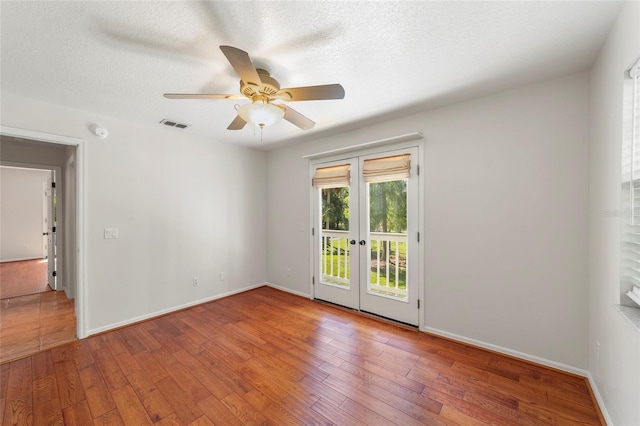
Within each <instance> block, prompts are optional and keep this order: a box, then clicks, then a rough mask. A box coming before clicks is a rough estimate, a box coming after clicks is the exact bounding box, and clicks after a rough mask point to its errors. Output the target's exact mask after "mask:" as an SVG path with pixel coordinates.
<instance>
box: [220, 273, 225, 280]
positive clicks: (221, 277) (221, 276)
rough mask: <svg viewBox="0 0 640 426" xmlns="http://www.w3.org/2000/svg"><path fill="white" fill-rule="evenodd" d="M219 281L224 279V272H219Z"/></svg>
mask: <svg viewBox="0 0 640 426" xmlns="http://www.w3.org/2000/svg"><path fill="white" fill-rule="evenodd" d="M220 281H224V272H220Z"/></svg>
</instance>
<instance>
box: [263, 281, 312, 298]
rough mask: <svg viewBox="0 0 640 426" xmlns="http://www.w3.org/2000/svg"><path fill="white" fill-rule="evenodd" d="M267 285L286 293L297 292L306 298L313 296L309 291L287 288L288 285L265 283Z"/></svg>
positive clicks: (296, 293)
mask: <svg viewBox="0 0 640 426" xmlns="http://www.w3.org/2000/svg"><path fill="white" fill-rule="evenodd" d="M265 285H266V286H267V287H271V288H275V289H276V290H280V291H284V292H285V293H291V294H295V295H296V296H301V297H304V298H306V299H311V298H312V297H311V295H310V294H309V293H304V292H302V291H298V290H292V289H290V288H287V287H282V286H281V285H277V284H272V283H265Z"/></svg>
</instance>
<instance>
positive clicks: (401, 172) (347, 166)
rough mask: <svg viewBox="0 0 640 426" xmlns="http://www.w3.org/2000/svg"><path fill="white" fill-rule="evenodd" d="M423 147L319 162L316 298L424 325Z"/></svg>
mask: <svg viewBox="0 0 640 426" xmlns="http://www.w3.org/2000/svg"><path fill="white" fill-rule="evenodd" d="M417 153H418V150H417V148H408V149H402V150H394V151H389V152H384V153H378V154H375V155H366V156H358V157H351V158H347V159H344V160H339V161H332V162H328V163H322V164H316V165H315V166H314V189H313V191H314V197H313V199H314V203H313V204H314V206H313V209H314V210H313V211H314V225H313V226H314V230H317V231H314V239H313V244H314V250H313V252H314V286H313V289H314V290H313V292H314V298H316V299H320V300H325V301H328V302H332V303H335V304H338V305H342V306H345V307H348V308H351V309H356V310H360V311H363V312H369V313H373V314H376V315H379V316H383V317H386V318H390V319H393V320H396V321H400V322H403V323H407V324H411V325H418V323H419V305H418V297H419V288H418V285H419V283H418V244H419V242H418V213H419V212H418V208H419V206H418V198H419V197H418V177H417V164H418V155H417Z"/></svg>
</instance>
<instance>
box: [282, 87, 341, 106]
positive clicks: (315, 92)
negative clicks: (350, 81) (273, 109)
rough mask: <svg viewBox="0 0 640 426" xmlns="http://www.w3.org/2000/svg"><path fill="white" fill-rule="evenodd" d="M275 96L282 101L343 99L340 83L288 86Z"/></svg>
mask: <svg viewBox="0 0 640 426" xmlns="http://www.w3.org/2000/svg"><path fill="white" fill-rule="evenodd" d="M275 97H276V98H280V99H282V100H284V101H290V102H295V101H321V100H324V99H344V87H342V85H340V84H326V85H323V86H306V87H290V88H288V89H280V90H279V91H278V93H276V96H275Z"/></svg>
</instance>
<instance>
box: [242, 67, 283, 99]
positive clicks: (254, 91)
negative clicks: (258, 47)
mask: <svg viewBox="0 0 640 426" xmlns="http://www.w3.org/2000/svg"><path fill="white" fill-rule="evenodd" d="M256 71H258V75H259V76H260V82H261V84H260V86H256V85H253V84H245V83H244V82H243V81H242V80H240V93H242V94H243V95H244V96H246V97H247V98H251V99H253V98H254V97H256V96H260V95H262V96H265V95H266V96H267V97H271V96H274V95H275V94H276V93H278V91H279V90H280V83H278V81H277V80H276V79H275V78H273V77H271V75H269V72H268V71H266V70H263V69H260V68H258V69H256ZM270 100H271V99H269V101H270Z"/></svg>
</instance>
